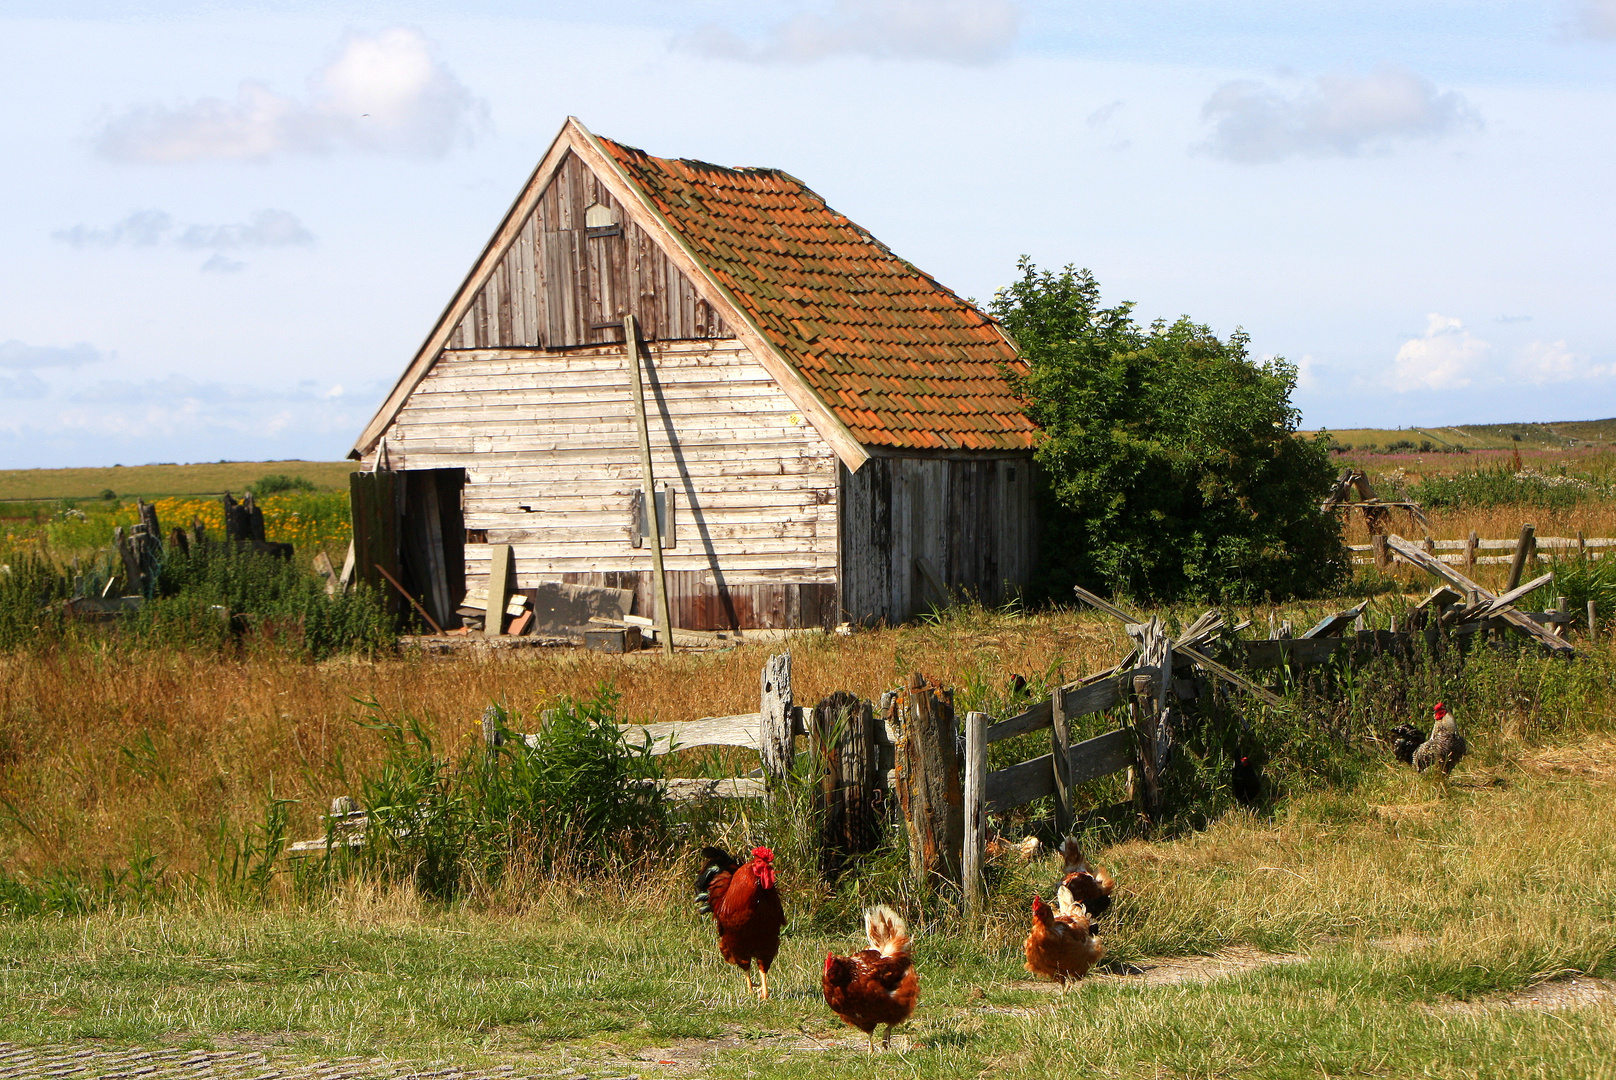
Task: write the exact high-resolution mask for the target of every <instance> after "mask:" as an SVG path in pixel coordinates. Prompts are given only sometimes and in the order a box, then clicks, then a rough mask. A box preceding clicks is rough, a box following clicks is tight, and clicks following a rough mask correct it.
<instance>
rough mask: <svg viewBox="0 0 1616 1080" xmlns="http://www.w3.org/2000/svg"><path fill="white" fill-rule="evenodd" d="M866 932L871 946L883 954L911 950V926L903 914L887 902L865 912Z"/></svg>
mask: <svg viewBox="0 0 1616 1080" xmlns="http://www.w3.org/2000/svg"><path fill="white" fill-rule="evenodd" d="M864 932H865V934H867V935H868V936H869V939H870V948H872V949H875V950H876V951H877V952H879V953H880V954H881V955H882V956H897V955H898V954H900V953H905V952H908V951H909V927H908V926H907V925H905V923H904V921H903V917H902V916H900V915H899V914H898V913H897V912H896V911H893V910H892V909H891V908H889V907H887V906H886V905H885V904H877V905H875V906H874V907H873V908H870V909H869V910H868V911H866V912H865V913H864Z"/></svg>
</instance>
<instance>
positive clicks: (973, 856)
mask: <svg viewBox="0 0 1616 1080" xmlns="http://www.w3.org/2000/svg"><path fill="white" fill-rule="evenodd" d="M991 719H992V717H990V716H989V715H988V714H987V713H979V712H968V713H966V714H965V848H964V850H963V851H962V852H961V853H960V879H961V884H962V885H963V886H964V892H965V914H966V915H968V916H972V917H974V916H976V915H979V914H981V912H982V899H983V892H984V885H983V881H982V853H983V849H984V848H985V847H986V846H987V841H988V821H987V812H986V810H985V809H984V807H985V804H986V801H987V775H988V743H987V731H988V722H989V721H990V720H991ZM1057 775H1059V771H1058V770H1057Z"/></svg>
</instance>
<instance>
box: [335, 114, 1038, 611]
mask: <svg viewBox="0 0 1616 1080" xmlns="http://www.w3.org/2000/svg"><path fill="white" fill-rule="evenodd" d="M630 314H632V315H633V316H634V317H635V320H636V322H637V324H638V330H639V335H640V337H641V338H642V339H643V341H644V349H645V353H646V355H645V358H644V361H643V364H642V365H641V366H642V368H643V371H644V377H645V383H646V386H645V399H644V404H645V411H646V413H647V416H648V419H649V425H648V427H649V437H650V444H651V445H650V451H651V459H652V475H653V478H654V483H655V487H656V490H657V499H658V502H659V503H660V504H662V505H663V507H664V512H665V514H666V515H667V517H666V519H665V528H666V529H667V536H666V539H667V542H666V543H665V545H664V551H663V556H664V560H663V561H664V565H665V567H666V577H667V585H668V596H669V606H670V608H671V612H670V614H671V617H672V623H673V624H674V625H675V626H682V627H687V628H691V629H723V628H731V627H798V626H816V625H817V626H827V627H828V626H830V625H832V624H834V623H836V622H838V621H841V620H843V619H848V618H851V619H853V620H856V621H871V620H876V619H881V618H886V619H903V618H907V617H908V616H910V615H912V614H914V613H915V612H916V611H920V610H924V609H925V608H926V607H927V606H929V605H930V604H933V603H939V602H946V601H947V598H948V594H949V593H950V592H951V591H952V592H955V593H956V594H957V593H962V592H963V593H969V594H972V595H976V596H979V597H981V598H982V599H984V600H987V601H990V602H992V601H997V600H999V599H1001V598H1002V597H1003V596H1004V595H1006V593H1005V589H1006V587H1007V586H1008V587H1010V588H1014V587H1017V586H1019V585H1020V584H1022V583H1024V582H1025V581H1026V579H1027V576H1028V573H1029V571H1030V566H1031V556H1032V548H1031V532H1032V530H1031V502H1030V487H1031V485H1030V479H1031V457H1030V453H1031V446H1032V442H1033V439H1034V436H1035V431H1034V429H1033V428H1032V427H1031V425H1030V423H1029V422H1028V421H1027V419H1026V417H1025V416H1024V415H1022V413H1021V410H1020V407H1019V402H1018V401H1017V399H1016V396H1015V394H1014V392H1013V389H1012V379H1013V375H1014V373H1015V372H1016V371H1017V370H1019V369H1020V367H1019V365H1020V360H1019V358H1018V357H1017V355H1016V353H1015V350H1014V347H1013V345H1012V344H1011V343H1010V342H1009V341H1008V339H1007V338H1006V337H1005V336H1004V335H1003V333H1002V332H1001V331H1000V330H999V328H998V326H997V324H995V323H994V322H993V321H992V320H991V319H989V318H987V316H985V315H983V314H982V313H981V312H980V311H979V310H977V309H976V308H975V307H974V306H973V305H971V304H970V303H968V302H966V301H964V300H962V299H961V298H960V297H958V296H957V295H956V294H954V293H952V292H951V291H949V290H948V289H946V288H944V287H943V286H942V285H941V284H939V283H938V282H937V281H935V280H934V279H932V278H930V277H929V276H927V275H925V274H923V273H921V272H920V271H919V270H917V269H916V268H915V267H914V266H913V265H912V264H910V263H908V262H906V261H904V260H902V259H900V258H898V257H897V256H896V255H895V254H894V253H893V252H892V251H891V250H890V249H888V248H886V247H885V245H882V244H881V243H880V242H879V241H877V240H875V238H874V237H872V236H870V235H869V234H868V233H867V232H865V231H864V230H862V229H860V228H859V227H858V226H857V225H856V224H854V223H853V222H851V221H849V220H848V219H847V218H846V217H844V216H843V215H841V214H839V213H837V212H836V211H834V210H832V209H831V208H830V207H828V206H827V205H826V204H825V203H824V200H822V199H821V198H820V197H819V196H818V195H817V194H815V193H814V192H812V191H811V190H810V189H808V188H807V187H806V186H805V185H803V184H802V183H801V182H800V181H798V180H796V179H795V178H793V177H791V176H789V175H788V174H785V173H782V172H779V171H778V170H772V169H730V168H725V167H721V166H715V165H708V164H706V163H702V162H692V161H682V160H669V159H661V158H654V157H650V156H649V155H646V154H644V153H642V152H640V151H637V150H634V149H632V148H630V147H625V146H623V145H621V144H618V143H614V142H611V141H609V140H605V139H598V138H596V137H595V136H593V135H591V134H590V133H589V132H588V131H587V130H585V129H584V128H583V126H582V125H581V124H579V123H578V122H577V121H576V120H575V119H569V120H568V121H567V123H566V125H564V126H563V128H562V131H561V133H560V135H559V136H558V137H557V139H556V141H555V143H554V144H553V145H552V146H551V148H550V150H549V151H548V152H547V153H546V155H545V157H544V159H543V161H541V162H540V164H539V166H538V168H537V169H536V170H535V171H534V173H533V176H532V177H531V178H530V179H529V181H528V184H527V185H526V186H525V187H524V189H523V190H522V192H521V193H520V194H519V195H518V197H517V199H516V201H515V203H514V204H513V205H512V207H511V209H510V211H509V212H508V213H507V215H506V217H505V218H504V220H503V221H502V223H501V224H500V227H499V228H498V229H497V230H496V231H495V233H494V236H493V237H492V238H491V239H490V241H489V243H488V245H487V247H486V248H485V249H484V251H483V253H482V255H481V256H480V257H479V258H478V260H477V262H476V263H475V265H474V266H473V267H472V270H471V272H470V273H469V274H468V275H467V277H466V280H465V282H464V284H463V285H462V286H461V288H460V290H459V291H458V292H457V293H456V294H455V296H454V297H453V298H452V299H451V301H450V302H449V304H448V306H447V307H446V308H445V310H444V312H443V314H442V315H441V316H440V317H439V319H438V321H437V323H436V324H435V325H434V327H433V329H432V332H431V333H430V334H429V335H428V337H427V339H426V341H425V342H423V344H422V346H421V348H420V350H419V351H418V352H417V353H416V355H415V357H414V359H413V360H412V361H411V363H410V365H409V366H408V368H407V369H406V370H405V372H404V374H403V375H402V376H401V377H400V379H399V381H398V383H397V384H396V385H395V386H394V388H393V390H392V391H391V392H390V394H389V395H388V398H387V400H386V401H385V402H384V403H383V405H382V407H381V409H380V410H378V412H377V413H376V415H375V417H374V418H373V419H372V420H371V421H370V423H369V424H368V425H367V426H366V428H365V430H364V432H363V433H362V434H361V436H360V438H359V440H358V442H357V443H356V445H355V447H354V450H353V452H352V455H351V456H353V457H355V458H357V459H359V460H361V461H362V462H363V463H364V467H365V468H366V469H367V470H369V471H374V472H387V473H392V474H395V476H396V479H397V482H396V483H395V482H394V481H393V480H392V479H389V478H387V477H383V476H377V477H374V478H370V479H373V480H374V481H375V483H374V484H371V485H370V486H369V487H368V488H367V487H366V483H368V480H367V478H363V477H361V478H358V479H356V481H355V492H356V495H355V498H356V514H355V520H356V544H358V543H359V541H358V539H357V538H358V535H359V531H360V530H359V529H358V528H357V522H359V521H360V520H361V519H362V518H363V519H364V520H366V521H367V522H368V521H370V520H371V519H372V518H375V519H376V520H377V521H378V522H380V524H378V526H377V529H378V530H379V531H378V533H377V535H378V536H381V535H382V534H384V533H385V534H386V535H387V536H388V537H392V536H393V533H391V532H388V529H390V528H392V527H391V526H388V525H386V521H387V520H394V521H396V522H397V523H398V524H397V528H396V540H395V539H388V540H386V541H385V542H382V547H381V549H378V550H380V551H381V552H382V559H384V560H385V559H387V558H391V557H392V556H388V555H387V554H386V551H393V555H394V556H396V559H395V561H393V562H392V563H390V564H389V565H392V566H393V567H394V568H395V569H396V570H397V571H398V576H399V577H400V578H401V579H402V581H403V583H404V586H405V588H406V589H408V590H409V591H410V592H411V594H412V596H415V597H419V598H420V599H421V601H422V602H423V603H424V604H425V605H426V606H427V608H429V609H431V611H432V613H433V615H434V616H435V617H436V618H437V619H438V620H439V622H440V623H441V624H443V625H446V626H453V625H455V624H456V623H457V622H458V621H459V620H458V616H457V614H456V608H457V607H460V606H461V601H462V599H463V598H465V597H466V596H467V590H468V589H477V588H478V587H479V586H484V585H486V584H487V583H488V579H489V575H490V570H491V567H492V566H494V565H496V562H495V559H494V555H495V552H496V551H498V552H500V553H503V552H504V551H505V550H506V548H507V547H508V548H509V552H510V555H511V560H512V567H513V572H514V581H513V582H512V584H514V585H515V586H516V587H517V588H519V589H526V590H537V589H538V588H539V587H540V586H541V585H543V584H544V583H546V582H558V581H559V582H568V583H572V584H579V585H594V586H608V587H613V588H623V589H629V590H632V591H633V592H634V593H635V603H634V608H633V610H634V611H635V613H637V614H641V615H646V616H653V615H655V612H654V605H653V588H652V582H651V573H650V562H651V560H650V557H649V556H650V552H649V551H647V550H646V549H645V547H644V544H645V543H647V542H648V539H647V538H646V537H645V535H644V532H645V524H644V517H645V513H646V509H645V508H644V507H643V506H642V505H641V503H642V502H643V501H644V494H643V491H642V485H643V480H644V474H643V466H642V463H641V458H640V450H639V436H638V433H637V429H636V425H635V409H636V404H635V402H636V399H635V396H634V393H633V389H632V387H633V384H634V374H633V368H632V367H631V365H633V364H635V363H636V361H635V360H633V359H632V357H633V355H634V354H633V352H632V351H631V349H630V347H629V345H628V343H627V342H626V341H625V334H624V329H625V319H626V316H628V315H630ZM361 481H365V482H361ZM361 489H365V490H370V491H372V492H373V494H371V495H367V496H365V497H364V499H361ZM388 493H396V497H395V494H388ZM367 500H368V501H367ZM361 501H367V505H366V506H364V507H363V508H362V509H363V513H360V512H359V510H360V509H361V508H360V506H359V503H360V502H361ZM670 507H671V509H670ZM378 515H380V516H379V517H378ZM388 515H395V516H394V517H391V518H389V517H388ZM367 529H368V526H367ZM389 545H391V547H389ZM361 546H363V545H361ZM394 549H396V550H394ZM365 550H366V551H367V553H368V552H369V548H368V547H366V548H365ZM366 561H367V562H368V561H370V558H369V554H367V556H366ZM359 569H360V572H361V573H367V571H368V569H369V567H368V565H367V566H361V567H359ZM367 576H370V577H373V578H374V579H375V581H376V582H378V583H379V582H380V576H379V575H368V574H367Z"/></svg>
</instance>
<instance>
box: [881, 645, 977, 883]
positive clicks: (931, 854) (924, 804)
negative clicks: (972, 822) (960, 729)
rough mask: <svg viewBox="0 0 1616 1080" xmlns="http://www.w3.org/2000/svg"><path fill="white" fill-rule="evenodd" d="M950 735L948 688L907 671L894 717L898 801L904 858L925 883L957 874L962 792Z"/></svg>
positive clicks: (947, 879) (951, 878)
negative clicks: (906, 851) (906, 842)
mask: <svg viewBox="0 0 1616 1080" xmlns="http://www.w3.org/2000/svg"><path fill="white" fill-rule="evenodd" d="M954 738H955V730H954V695H953V693H952V692H950V691H948V690H941V689H937V688H934V687H933V686H931V685H930V684H929V683H927V682H926V680H925V678H924V677H923V676H921V675H920V674H919V673H916V674H915V675H913V676H911V677H910V679H909V685H908V687H907V693H906V694H905V695H904V698H903V700H902V709H901V712H900V714H899V717H898V745H897V748H896V755H895V756H896V759H897V761H896V764H897V770H896V772H897V780H898V802H899V805H900V806H901V807H902V808H903V817H904V820H905V821H906V822H907V823H908V828H909V864H910V867H911V868H912V869H913V871H914V874H915V880H916V881H917V883H919V884H920V886H921V887H922V888H926V889H929V888H932V887H935V886H936V885H937V884H938V882H939V881H942V882H946V883H947V884H949V885H958V884H959V880H960V872H959V871H960V855H961V853H962V850H963V848H964V842H965V795H964V792H963V790H962V787H963V785H962V784H961V777H960V763H959V749H958V747H957V746H956V745H955V742H954Z"/></svg>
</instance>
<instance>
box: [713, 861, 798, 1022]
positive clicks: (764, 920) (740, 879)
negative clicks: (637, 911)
mask: <svg viewBox="0 0 1616 1080" xmlns="http://www.w3.org/2000/svg"><path fill="white" fill-rule="evenodd" d="M701 857H702V858H703V859H704V860H705V862H704V863H703V864H702V871H701V873H700V874H699V875H697V877H696V907H697V908H698V909H700V910H701V911H702V912H703V913H710V914H711V915H712V917H713V921H714V922H716V923H717V924H718V951H719V953H720V954H721V955H722V956H723V957H724V959H725V960H727V961H729V962H730V963H731V964H734V965H735V966H736V967H738V968H740V969H741V973H742V974H743V975H745V976H746V988H747V989H748V990H751V989H753V985H752V964H753V962H754V961H755V962H756V963H757V967H758V978H759V979H760V980H761V981H762V983H763V1000H764V1001H767V1000H769V967H770V965H772V964H773V963H774V958H775V955H776V954H777V953H779V951H780V928H781V927H782V926H784V925H785V924H786V915H785V909H784V908H783V907H781V905H780V893H779V891H778V890H776V889H775V887H774V867H773V865H772V863H773V862H774V852H772V851H770V850H769V849H768V848H766V847H759V848H753V849H752V858H751V861H750V862H747V863H746V864H745V865H742V864H740V863H738V862H736V861H735V860H734V859H732V858H731V857H730V856H729V854H728V853H727V852H725V851H723V850H722V849H720V848H715V847H706V848H702V849H701Z"/></svg>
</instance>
